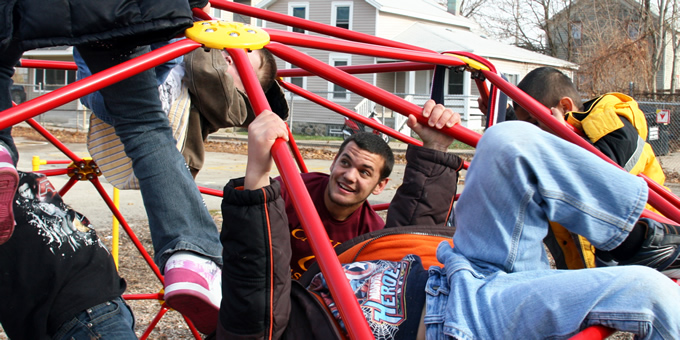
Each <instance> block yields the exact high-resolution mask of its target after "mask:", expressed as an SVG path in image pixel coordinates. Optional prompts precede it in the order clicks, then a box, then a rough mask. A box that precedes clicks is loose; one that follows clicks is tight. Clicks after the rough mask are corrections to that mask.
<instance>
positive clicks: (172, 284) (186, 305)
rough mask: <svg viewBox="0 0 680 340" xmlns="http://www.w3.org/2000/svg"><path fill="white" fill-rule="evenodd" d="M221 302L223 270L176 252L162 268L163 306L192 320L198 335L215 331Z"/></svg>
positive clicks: (207, 261)
mask: <svg viewBox="0 0 680 340" xmlns="http://www.w3.org/2000/svg"><path fill="white" fill-rule="evenodd" d="M221 301H222V270H220V268H219V267H217V264H215V262H213V261H211V260H210V259H208V258H205V257H202V256H199V255H197V254H195V253H192V252H188V251H178V252H176V253H174V254H172V256H170V259H168V262H167V263H166V264H165V302H166V303H167V305H168V306H169V307H171V308H173V309H174V310H176V311H178V312H180V313H182V315H184V316H186V317H187V318H189V320H191V322H192V323H193V324H194V326H196V329H198V331H199V332H201V333H203V334H210V333H212V332H214V331H215V329H216V328H217V315H218V313H219V310H220V302H221Z"/></svg>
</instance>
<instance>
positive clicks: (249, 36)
mask: <svg viewBox="0 0 680 340" xmlns="http://www.w3.org/2000/svg"><path fill="white" fill-rule="evenodd" d="M211 4H212V6H213V7H215V8H218V9H223V10H228V11H231V12H234V13H238V14H243V15H247V16H251V17H256V18H260V19H264V20H268V21H271V22H277V23H280V24H284V25H289V26H294V27H299V28H303V29H305V30H308V31H312V32H317V33H321V34H325V35H329V36H333V37H335V38H334V39H331V38H325V37H318V36H310V35H305V34H300V33H293V32H285V31H280V30H274V29H259V28H254V27H250V26H245V27H244V26H242V25H240V24H235V23H224V22H220V21H214V20H211V19H212V18H210V17H209V16H207V15H206V14H205V13H203V12H200V11H196V12H195V15H197V16H200V17H201V18H202V19H206V20H209V21H205V22H199V23H197V24H195V26H194V27H193V28H191V29H189V30H188V31H187V32H186V35H187V37H188V38H189V39H184V40H180V41H177V42H175V43H172V44H170V45H167V46H164V47H161V48H159V49H157V50H155V51H153V52H151V53H148V54H147V55H144V56H141V57H139V58H136V59H134V60H131V61H128V62H125V63H123V64H120V65H118V66H115V67H113V68H110V69H108V70H106V71H103V72H100V73H97V74H94V75H92V76H90V77H88V78H86V79H83V80H81V81H78V82H75V83H73V84H71V85H68V86H66V87H63V88H61V89H58V90H55V91H52V92H50V93H48V94H45V95H43V96H41V97H39V98H36V99H33V100H29V101H27V102H24V103H22V104H20V105H18V106H15V107H13V108H11V109H8V110H6V111H4V112H3V113H2V114H0V128H5V127H8V126H11V125H14V124H17V123H19V122H22V121H27V122H28V123H29V124H30V125H31V126H33V127H34V128H35V129H37V130H38V131H39V132H40V133H41V134H43V135H44V136H45V137H46V138H47V139H48V140H49V141H50V142H52V143H53V144H54V145H55V146H57V148H59V149H60V150H61V151H62V152H63V153H64V154H65V155H66V156H67V157H68V158H69V159H71V161H72V163H71V166H69V167H68V168H66V169H59V170H45V171H41V172H42V173H44V174H46V175H50V176H52V175H69V176H70V179H69V182H68V183H67V184H66V185H65V186H64V187H63V188H62V189H61V190H60V192H59V193H60V194H61V195H62V196H63V195H64V194H66V192H68V190H69V189H70V188H71V187H72V186H73V185H74V184H75V183H76V182H78V181H84V180H87V181H90V182H91V183H92V184H93V185H94V186H95V187H96V188H97V191H98V192H99V193H100V195H101V196H102V198H103V199H104V201H105V202H106V204H107V205H108V206H109V208H110V209H111V211H112V212H113V214H114V216H115V217H116V219H117V220H118V221H120V223H121V225H122V226H123V229H124V230H125V231H126V232H127V234H128V235H129V236H130V238H131V239H132V241H133V242H134V243H135V246H136V247H137V248H138V250H139V251H140V253H141V254H142V255H143V256H144V258H145V260H146V262H147V263H148V264H149V266H150V268H152V270H153V271H154V273H155V274H156V276H157V278H158V279H159V281H160V282H161V283H162V282H163V276H162V275H161V273H160V271H159V269H158V268H157V266H156V265H155V263H154V262H153V261H152V259H151V257H150V256H149V255H148V253H147V252H146V250H145V249H144V248H143V246H142V245H141V243H140V242H139V240H138V239H137V238H136V236H135V234H134V232H133V231H132V230H131V228H130V227H129V225H128V224H127V222H126V221H125V218H124V217H123V216H122V214H121V213H120V211H119V210H118V209H117V208H116V206H115V204H114V202H113V201H112V200H111V198H110V197H109V196H108V194H107V193H106V192H105V190H104V189H103V187H102V185H101V183H100V182H99V179H98V177H99V176H100V175H101V172H100V171H99V169H98V168H97V165H96V164H95V163H94V162H92V161H91V160H85V159H81V158H79V157H78V156H76V155H75V154H73V153H72V152H70V151H69V150H68V149H67V148H66V146H64V144H62V143H60V142H59V141H58V140H57V139H56V138H54V137H53V136H51V135H50V134H49V132H48V131H47V130H45V129H44V128H42V127H41V126H40V125H39V124H37V123H36V122H35V121H34V120H33V119H32V117H34V116H36V115H38V114H40V113H42V112H45V111H48V110H50V109H53V108H55V107H58V106H60V105H63V104H65V103H67V102H70V101H72V100H76V99H78V98H79V97H81V96H83V95H86V94H88V93H91V92H94V91H97V90H99V89H101V88H103V87H105V86H108V85H110V84H112V83H115V82H117V81H119V80H121V79H124V78H126V77H129V76H131V75H134V74H136V73H139V72H142V71H144V70H147V69H149V68H152V67H155V66H157V65H160V64H162V63H164V62H167V61H169V60H171V59H174V58H176V57H178V56H181V55H184V54H186V53H188V52H190V51H192V50H194V49H196V48H200V47H209V48H219V49H225V50H226V51H227V52H228V53H229V54H230V55H231V57H232V58H233V59H234V62H235V65H236V67H237V68H238V71H239V74H240V75H241V77H242V81H243V83H244V85H245V87H246V92H247V93H248V95H249V98H250V100H251V103H252V105H253V108H254V111H255V112H262V111H263V110H265V109H269V105H268V103H267V100H266V98H265V96H264V93H263V92H262V89H261V88H260V86H259V82H258V81H257V79H256V76H255V74H254V72H253V71H252V68H251V67H250V66H249V64H248V59H247V56H246V54H245V52H244V49H258V48H266V49H268V50H270V51H271V52H272V53H273V54H275V55H276V56H277V57H279V58H281V59H282V60H285V61H287V62H289V63H291V64H294V65H297V66H298V67H300V69H290V70H281V71H280V72H279V74H278V76H280V77H289V76H296V77H297V76H309V75H316V76H319V77H322V78H324V79H326V80H328V81H331V82H333V83H335V84H338V85H340V86H342V87H344V88H345V89H348V90H350V91H352V92H354V93H356V94H359V95H361V96H363V97H365V98H369V99H371V100H373V101H375V102H376V103H378V104H380V105H383V106H385V107H387V108H389V109H391V110H393V111H395V112H398V113H400V114H403V115H410V114H413V115H414V116H415V117H417V119H418V120H419V122H421V123H425V122H426V119H425V118H424V117H422V116H421V114H420V112H421V108H420V107H419V106H417V105H415V104H413V103H410V102H407V101H406V100H404V99H403V98H401V97H399V96H396V95H394V94H392V93H389V92H387V91H385V90H382V89H380V88H376V87H375V86H372V85H371V84H368V83H366V82H364V81H362V80H360V79H358V78H356V77H354V76H352V74H358V73H375V72H395V71H411V70H424V69H433V70H435V79H434V80H433V83H434V84H435V86H434V89H433V98H434V99H435V100H438V101H439V102H441V101H442V100H443V92H442V91H441V87H442V84H441V83H440V82H439V81H438V79H443V77H442V74H443V71H445V70H446V68H454V69H456V70H467V71H470V72H471V74H472V77H473V78H474V80H475V82H476V84H477V86H478V88H479V90H480V92H481V93H482V97H483V98H484V99H488V98H489V96H490V97H491V99H492V101H496V100H497V99H496V98H497V97H498V96H499V91H502V92H503V93H504V94H506V95H508V96H509V97H511V98H512V99H513V100H514V101H516V102H517V103H519V104H520V105H521V106H522V107H524V108H526V109H527V111H529V112H531V113H532V114H533V115H535V117H536V118H537V119H538V120H540V121H541V122H543V123H544V124H546V125H547V126H548V127H550V128H551V129H553V131H556V132H557V133H558V134H559V135H560V136H562V137H563V138H565V139H567V140H569V141H571V142H573V143H575V144H577V145H580V146H582V147H584V148H586V149H588V150H590V151H592V152H594V153H595V154H597V155H599V156H600V157H602V158H604V159H607V158H606V157H605V156H604V155H603V154H602V153H600V152H599V151H598V150H596V149H594V147H592V146H591V145H590V144H588V143H587V142H585V141H584V140H583V139H581V137H580V136H578V135H577V134H576V133H575V132H574V131H573V130H569V129H567V128H566V127H564V126H561V125H558V124H557V123H556V121H555V120H554V119H553V117H552V116H551V114H550V112H549V110H548V109H547V108H545V107H543V106H542V105H541V104H539V103H538V102H536V101H535V100H534V99H532V98H531V97H529V96H527V95H526V94H524V93H523V92H522V91H520V90H519V89H517V88H516V87H515V86H513V85H511V84H509V83H508V82H507V81H505V80H504V79H502V78H501V77H500V76H499V74H498V72H497V71H496V69H495V68H494V66H493V65H492V64H491V63H490V62H488V61H487V60H485V59H483V58H480V57H478V56H476V55H473V54H470V53H465V52H445V53H443V54H440V53H437V52H435V51H430V50H426V49H423V48H420V47H417V46H411V45H407V44H402V43H398V42H395V41H391V40H387V39H381V38H377V37H374V36H370V35H366V34H361V33H357V32H352V31H349V30H346V29H341V28H337V27H333V26H328V25H324V24H320V23H316V22H312V21H308V20H305V19H300V18H295V17H291V16H286V15H282V14H278V13H274V12H269V11H266V10H262V9H256V8H253V7H250V6H246V5H241V4H238V3H234V2H229V1H225V0H212V1H211ZM224 33H226V34H224ZM288 45H292V46H300V47H309V48H316V49H325V50H331V51H341V52H344V53H354V54H363V55H368V56H375V57H386V58H391V59H395V60H402V61H401V62H394V63H387V64H380V65H359V66H345V67H338V68H333V67H330V66H328V65H327V64H325V63H323V62H321V61H319V60H316V59H314V58H311V57H309V56H307V55H305V54H303V53H300V52H298V51H296V50H294V49H293V48H291V47H289V46H288ZM20 66H22V67H42V68H46V67H53V68H72V67H74V65H72V63H50V64H48V63H41V62H36V61H27V60H22V62H21V65H20ZM486 81H488V82H489V84H488V86H487V83H486ZM279 82H280V83H281V85H282V86H284V88H286V89H288V90H289V91H291V92H295V93H296V94H299V95H302V96H304V97H305V98H307V99H309V100H311V101H313V102H315V103H317V104H319V105H322V106H325V107H327V108H329V109H332V110H334V111H336V112H338V113H340V114H342V115H344V116H346V117H348V118H351V119H355V120H357V121H359V122H361V123H362V124H366V125H367V126H369V127H371V128H374V129H379V130H380V131H382V133H384V134H386V135H388V136H390V137H391V138H394V139H398V140H401V141H404V142H406V143H413V144H420V142H419V141H418V140H415V139H413V138H411V137H410V136H405V135H403V134H401V133H399V132H397V131H395V130H393V129H389V128H386V127H385V126H382V125H380V124H377V123H376V122H375V121H373V120H371V119H368V118H366V117H363V116H361V115H358V114H356V113H354V112H352V111H351V110H348V109H346V108H344V107H341V106H339V105H337V104H335V103H333V102H331V101H328V100H327V99H324V98H321V97H318V96H316V95H314V94H311V93H309V92H307V91H305V90H303V89H300V88H299V87H296V86H295V85H293V84H289V83H286V82H283V81H282V80H279ZM495 108H496V105H492V106H490V112H489V117H490V121H492V122H493V121H494V119H493V117H494V115H495V113H496V112H495ZM443 131H445V132H446V133H447V134H449V135H451V136H453V137H455V138H456V139H457V140H459V141H462V142H464V143H466V144H468V145H471V146H476V144H477V142H478V140H479V138H480V135H479V134H478V133H476V132H473V131H471V130H468V129H466V128H464V127H462V126H454V127H452V128H448V129H445V130H443ZM291 151H292V153H291ZM272 154H273V156H274V160H275V163H276V165H277V167H278V169H279V172H280V173H281V176H282V178H283V181H284V184H285V185H286V187H287V189H288V190H289V191H290V192H296V195H295V197H294V205H295V208H296V212H297V213H298V215H299V216H300V220H301V222H302V224H303V226H304V228H305V233H306V234H307V236H308V238H309V241H310V244H311V246H312V249H313V251H314V253H315V255H316V258H317V261H318V263H319V267H320V269H321V271H322V272H323V273H324V275H325V277H326V279H327V281H328V282H329V287H330V288H331V293H332V295H333V296H334V298H335V301H336V303H337V305H338V307H339V310H340V313H341V315H342V318H343V320H344V321H345V324H346V327H347V330H348V333H349V335H350V337H351V338H353V339H370V338H372V333H371V331H370V329H369V328H368V325H367V323H366V321H365V319H364V317H363V314H362V313H361V311H360V309H359V305H358V303H357V301H356V299H355V298H354V295H353V292H352V291H351V289H350V287H349V285H348V284H347V280H346V278H345V276H344V273H343V272H342V270H341V267H340V262H339V260H338V259H337V257H336V256H335V252H334V250H333V248H332V247H331V246H330V243H329V242H328V237H327V234H326V232H325V229H324V228H323V225H322V224H321V221H320V219H319V217H318V214H317V213H316V211H315V209H314V205H313V203H312V202H311V199H310V197H309V194H308V193H307V191H306V189H305V187H304V184H303V183H302V180H301V178H300V176H299V173H300V172H306V171H307V170H306V167H305V166H304V161H303V160H302V157H301V155H300V152H299V150H298V149H297V146H296V144H295V141H294V140H293V138H292V134H290V143H289V144H288V145H286V143H285V142H284V141H282V140H279V141H277V142H276V143H275V144H274V146H273V148H272ZM610 162H611V161H610ZM646 180H647V183H648V185H649V187H650V196H649V203H650V204H651V205H652V206H654V207H655V208H656V209H658V210H659V211H660V212H661V213H663V214H664V215H665V216H666V217H663V216H660V215H658V214H654V213H652V212H649V211H646V212H645V216H650V217H653V218H655V219H657V220H662V221H669V222H675V221H680V199H678V197H676V196H675V195H673V194H672V193H669V192H667V191H666V190H664V189H663V188H662V187H661V186H659V185H658V184H656V183H654V182H653V181H651V180H649V179H646ZM199 189H200V191H201V192H202V193H205V194H210V195H215V196H221V195H222V192H221V191H218V190H213V189H207V188H199ZM384 207H385V206H382V207H381V208H384ZM125 298H126V299H157V300H162V298H163V294H162V292H159V293H152V294H136V295H126V296H125ZM167 311H168V308H167V307H166V306H165V305H164V304H163V303H161V309H160V311H159V312H158V314H157V315H156V318H154V320H153V321H152V323H151V324H150V325H149V326H148V328H147V330H146V332H145V333H144V334H143V335H142V337H141V338H142V339H145V338H147V337H148V336H149V333H150V332H151V330H152V329H153V328H154V327H155V325H156V324H157V322H158V321H159V320H160V319H161V318H162V317H163V315H164V314H165V313H166V312H167ZM187 322H188V324H189V325H190V328H191V329H192V332H193V334H194V336H195V337H196V338H197V339H199V338H200V335H199V334H198V332H197V331H196V330H195V328H194V327H193V326H192V325H191V323H190V322H189V321H188V320H187ZM612 332H613V331H612V330H610V329H606V328H604V327H599V326H596V327H590V328H588V329H587V330H585V331H584V332H582V333H580V334H579V335H578V336H577V337H576V338H579V339H594V338H602V337H604V336H607V335H608V334H611V333H612Z"/></svg>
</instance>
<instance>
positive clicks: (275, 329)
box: [217, 146, 463, 339]
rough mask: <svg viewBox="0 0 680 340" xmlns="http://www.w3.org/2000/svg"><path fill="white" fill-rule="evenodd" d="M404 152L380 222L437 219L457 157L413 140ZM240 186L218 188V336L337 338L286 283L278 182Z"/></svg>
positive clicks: (299, 290) (286, 246) (317, 308)
mask: <svg viewBox="0 0 680 340" xmlns="http://www.w3.org/2000/svg"><path fill="white" fill-rule="evenodd" d="M407 159H408V161H409V163H408V165H407V166H406V170H405V173H404V178H405V181H404V184H403V185H402V187H401V188H400V189H399V190H398V191H397V193H396V195H395V197H394V198H393V200H392V203H391V204H390V209H389V212H388V218H387V222H386V225H387V226H390V227H399V226H403V225H414V224H419V225H421V226H422V227H424V228H428V227H432V226H434V225H438V226H443V225H444V223H445V222H446V221H447V217H448V216H447V214H448V213H449V211H450V205H451V203H452V202H453V197H455V195H456V184H457V181H458V170H460V168H461V167H462V164H463V162H462V160H461V159H460V158H458V157H457V156H455V155H452V154H446V153H443V152H438V151H433V150H429V149H425V148H422V147H415V146H410V147H409V150H408V154H407ZM242 185H243V179H242V178H241V179H236V180H231V181H230V182H229V183H227V185H226V186H225V187H224V198H223V201H222V214H223V217H224V224H223V226H222V233H221V235H220V239H221V241H222V244H223V245H224V250H223V259H224V267H223V269H222V291H223V298H222V305H221V308H220V319H219V320H220V322H219V326H218V332H217V337H218V338H220V339H264V338H270V337H271V338H272V339H339V338H341V336H340V334H339V333H338V330H337V328H336V326H335V320H334V319H333V316H331V315H330V314H329V313H328V311H327V308H326V307H325V305H323V304H322V303H321V302H320V301H319V300H318V299H317V298H316V297H315V296H314V295H313V294H312V293H310V292H309V291H307V290H306V289H304V288H303V286H302V285H300V284H299V283H298V282H292V284H291V279H290V255H291V250H290V235H289V230H288V223H287V217H286V211H285V207H284V202H283V199H282V198H281V196H280V184H279V182H278V181H271V184H270V185H269V186H266V187H264V188H261V189H259V190H239V189H238V188H239V187H241V186H242ZM391 230H395V229H386V232H390V231H391ZM452 231H453V230H452ZM360 237H361V236H360ZM349 242H351V241H349ZM434 251H435V249H432V252H434ZM404 255H405V254H404Z"/></svg>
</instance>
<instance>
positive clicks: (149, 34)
mask: <svg viewBox="0 0 680 340" xmlns="http://www.w3.org/2000/svg"><path fill="white" fill-rule="evenodd" d="M207 2H208V0H163V1H157V0H96V1H93V0H4V1H0V51H1V50H4V49H5V48H6V47H7V46H8V45H9V44H10V42H12V43H13V44H19V46H20V48H21V49H23V50H30V49H35V48H39V47H49V46H58V45H80V44H85V43H94V42H103V41H105V42H107V43H108V42H116V43H121V44H124V45H146V44H149V43H151V42H156V41H164V40H168V39H170V38H172V37H174V36H175V35H177V34H178V33H181V32H182V31H183V30H184V29H186V28H188V27H191V26H192V15H191V8H192V7H199V8H200V7H204V6H205V5H206V4H207Z"/></svg>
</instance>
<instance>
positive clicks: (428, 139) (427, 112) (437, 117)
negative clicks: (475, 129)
mask: <svg viewBox="0 0 680 340" xmlns="http://www.w3.org/2000/svg"><path fill="white" fill-rule="evenodd" d="M423 117H425V118H427V119H428V121H427V126H425V125H422V124H420V123H418V121H417V120H416V117H415V116H413V115H409V117H408V121H407V124H408V126H409V127H410V128H411V129H413V131H415V132H416V133H417V134H418V136H420V138H421V139H422V140H423V146H424V147H426V148H429V149H434V150H439V151H444V152H446V150H447V149H448V147H449V145H451V143H453V141H454V138H453V137H451V136H449V135H447V134H444V133H442V132H440V131H438V130H441V129H443V128H444V127H452V126H454V125H456V124H458V123H460V115H459V114H458V113H456V112H453V111H452V110H451V109H447V108H445V107H444V105H441V104H435V102H434V100H432V99H430V100H428V101H427V102H426V103H425V105H423Z"/></svg>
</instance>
